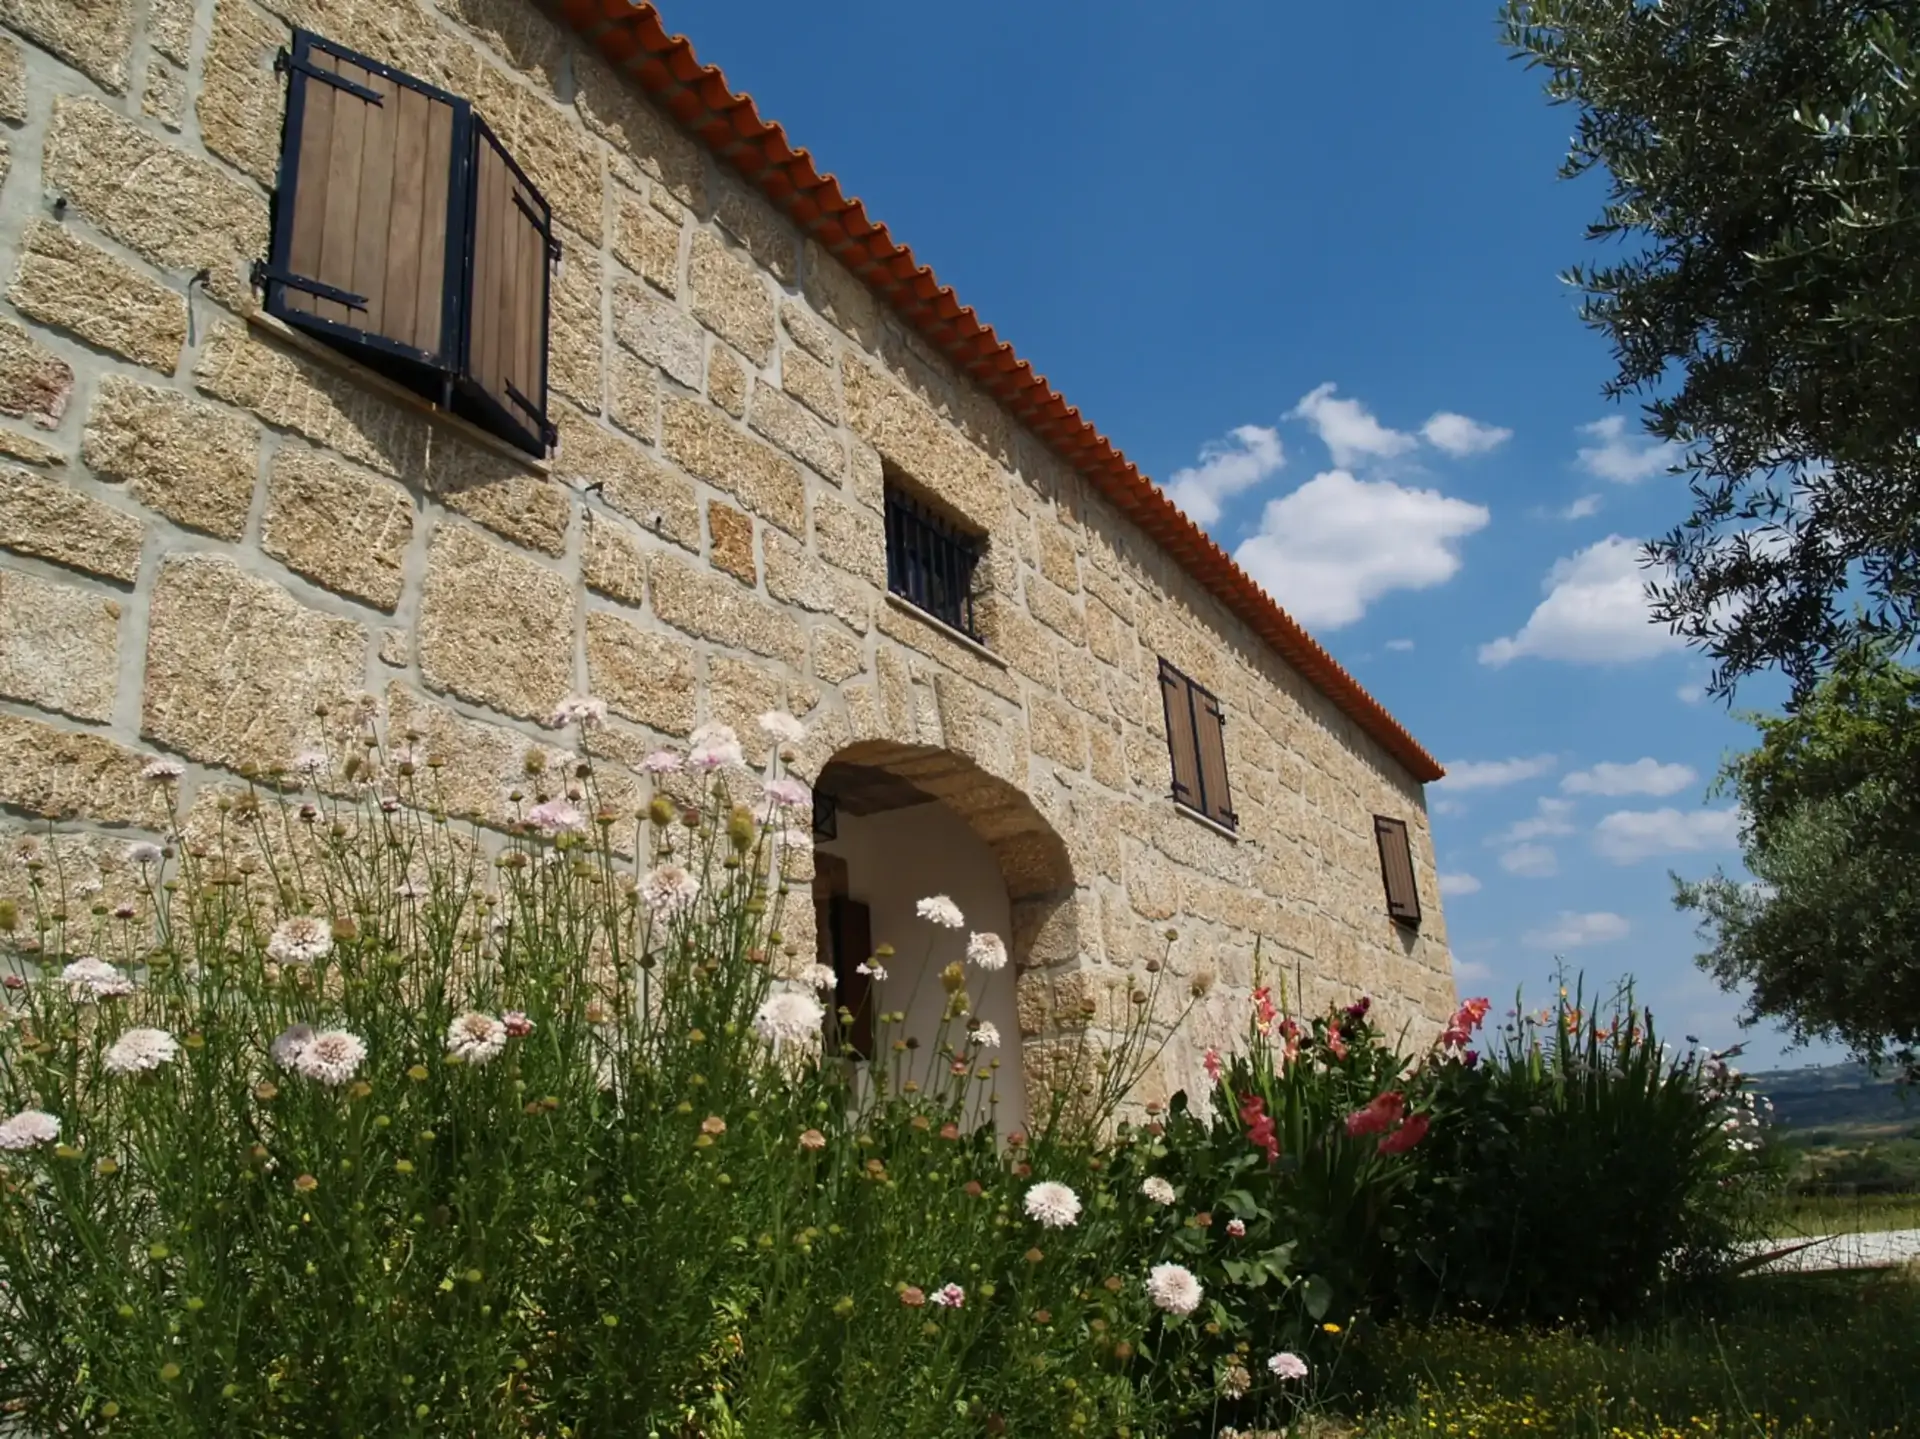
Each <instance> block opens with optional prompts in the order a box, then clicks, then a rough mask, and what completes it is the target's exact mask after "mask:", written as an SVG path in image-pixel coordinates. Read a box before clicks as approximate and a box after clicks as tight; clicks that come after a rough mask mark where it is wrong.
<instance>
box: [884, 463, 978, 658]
mask: <svg viewBox="0 0 1920 1439" xmlns="http://www.w3.org/2000/svg"><path fill="white" fill-rule="evenodd" d="M981 549H982V541H981V540H980V539H979V538H978V537H977V536H974V535H969V534H967V533H965V532H964V531H962V530H960V529H959V528H957V527H956V526H954V525H953V524H951V523H949V522H948V521H947V520H944V519H942V518H941V517H940V516H939V515H936V514H935V513H934V512H933V511H932V510H930V509H928V508H927V507H926V506H925V505H923V504H921V503H920V502H919V501H918V500H916V499H914V498H913V497H912V496H911V495H909V494H906V493H905V492H904V491H902V490H899V489H896V488H895V487H894V486H892V485H889V486H887V588H888V589H890V590H892V591H893V592H894V593H895V594H896V595H898V596H900V598H901V599H903V600H905V601H906V602H907V603H908V604H910V605H912V606H914V608H916V609H921V610H925V611H926V612H927V613H928V614H930V615H932V616H933V617H934V618H935V619H937V620H939V621H941V622H942V623H943V624H948V625H951V626H952V627H953V628H954V629H956V630H959V631H960V633H961V634H963V635H965V636H966V637H967V638H968V639H970V640H973V641H975V642H976V643H977V642H978V641H979V639H980V635H979V633H978V631H977V630H975V628H974V619H973V572H974V568H975V567H976V566H977V565H978V564H979V563H980V552H981Z"/></svg>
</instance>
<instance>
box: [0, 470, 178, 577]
mask: <svg viewBox="0 0 1920 1439" xmlns="http://www.w3.org/2000/svg"><path fill="white" fill-rule="evenodd" d="M145 538H146V526H145V525H143V524H142V523H141V522H140V521H139V519H138V518H136V517H135V516H133V515H130V514H127V513H126V512H125V511H124V510H116V509H115V508H114V507H113V506H111V505H105V504H102V503H101V502H100V501H99V500H96V499H93V498H92V497H91V496H88V495H84V494H82V493H81V492H80V491H79V490H76V489H74V488H73V487H72V486H71V485H67V484H63V483H61V482H60V481H59V480H52V479H47V478H45V477H44V476H41V475H36V474H32V473H30V472H28V471H26V470H20V469H15V468H13V467H12V466H10V465H9V466H4V467H0V545H3V546H5V547H6V548H7V549H10V550H12V551H13V552H14V553H15V554H21V555H32V556H33V557H34V558H35V559H42V560H50V561H52V562H53V563H54V564H57V565H66V566H67V567H68V568H69V569H76V570H84V571H86V572H87V573H88V574H92V575H99V576H101V577H102V578H103V579H109V580H119V581H120V582H121V583H122V584H129V585H130V584H132V583H133V582H134V580H135V579H137V578H138V577H139V574H140V546H141V544H142V542H143V541H144V540H145Z"/></svg>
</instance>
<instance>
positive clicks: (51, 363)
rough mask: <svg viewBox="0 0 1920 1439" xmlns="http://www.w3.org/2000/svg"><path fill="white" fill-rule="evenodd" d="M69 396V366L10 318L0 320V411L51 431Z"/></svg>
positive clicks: (65, 409)
mask: <svg viewBox="0 0 1920 1439" xmlns="http://www.w3.org/2000/svg"><path fill="white" fill-rule="evenodd" d="M72 398H73V367H72V366H71V365H69V364H68V363H67V362H66V361H65V360H63V359H61V358H60V357H59V356H58V355H55V354H52V353H50V352H48V351H47V350H44V349H42V348H41V347H40V346H39V345H38V344H36V343H34V340H33V337H32V336H30V335H29V334H28V333H27V332H26V331H25V330H23V329H21V328H20V327H19V326H18V325H16V324H14V323H13V322H12V321H11V320H0V413H4V414H9V415H17V416H19V417H20V418H22V419H27V420H32V421H33V423H34V424H36V425H38V426H40V428H41V429H43V430H51V429H54V428H56V427H57V426H58V425H59V423H60V417H61V416H62V415H64V414H65V413H66V412H67V401H68V400H70V399H72Z"/></svg>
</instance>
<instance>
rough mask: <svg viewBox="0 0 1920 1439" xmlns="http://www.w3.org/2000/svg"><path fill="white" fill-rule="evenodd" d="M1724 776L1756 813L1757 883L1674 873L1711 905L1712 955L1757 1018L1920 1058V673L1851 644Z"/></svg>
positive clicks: (1860, 1047) (1697, 902)
mask: <svg viewBox="0 0 1920 1439" xmlns="http://www.w3.org/2000/svg"><path fill="white" fill-rule="evenodd" d="M1757 723H1758V726H1759V730H1760V744H1759V745H1758V747H1757V748H1755V749H1753V750H1750V751H1748V752H1747V753H1745V754H1742V755H1739V756H1737V757H1735V758H1734V759H1733V760H1732V761H1731V762H1730V763H1729V764H1728V766H1727V767H1726V769H1725V771H1724V772H1723V775H1722V778H1721V783H1722V784H1723V785H1725V786H1728V787H1731V788H1732V789H1733V791H1734V793H1735V794H1736V795H1737V797H1738V799H1739V802H1740V807H1741V809H1742V811H1743V812H1744V814H1745V816H1746V823H1745V828H1744V829H1743V832H1742V835H1741V849H1742V857H1743V859H1744V860H1745V863H1746V867H1747V869H1748V870H1749V871H1751V872H1752V874H1753V875H1754V877H1755V879H1756V880H1757V881H1758V883H1757V884H1746V883H1743V882H1741V881H1740V880H1738V879H1735V878H1733V877H1730V876H1728V875H1726V874H1724V873H1720V874H1716V875H1714V876H1713V877H1711V878H1709V879H1706V880H1703V881H1700V882H1698V883H1688V882H1685V881H1679V880H1676V881H1675V901H1676V903H1677V904H1678V905H1679V906H1680V907H1681V908H1682V909H1688V910H1693V911H1695V912H1696V913H1697V914H1698V915H1699V916H1700V924H1701V935H1702V938H1703V939H1704V940H1705V941H1706V942H1707V944H1708V946H1709V947H1708V948H1707V949H1706V951H1705V952H1703V953H1702V954H1701V955H1700V956H1699V960H1700V964H1701V966H1702V967H1703V968H1705V969H1707V970H1708V971H1709V972H1710V973H1711V974H1712V975H1713V976H1714V978H1716V979H1717V980H1719V981H1720V983H1721V984H1722V985H1723V986H1724V987H1726V988H1728V989H1741V990H1744V991H1746V993H1747V995H1748V999H1747V1006H1746V1017H1747V1018H1748V1019H1750V1020H1754V1021H1759V1020H1774V1021H1777V1022H1779V1023H1781V1024H1784V1025H1786V1026H1787V1027H1788V1028H1789V1029H1790V1030H1791V1031H1792V1032H1793V1033H1794V1034H1795V1035H1796V1036H1798V1037H1801V1038H1808V1039H1831V1040H1837V1041H1839V1042H1841V1043H1843V1044H1845V1045H1847V1046H1848V1047H1849V1048H1850V1049H1851V1050H1853V1051H1854V1052H1855V1053H1856V1054H1857V1055H1860V1056H1861V1057H1863V1058H1865V1059H1868V1060H1870V1061H1875V1062H1878V1061H1879V1060H1881V1059H1882V1058H1884V1057H1886V1056H1887V1055H1888V1054H1889V1053H1893V1054H1895V1055H1897V1056H1898V1057H1899V1058H1900V1059H1901V1060H1902V1061H1903V1062H1904V1063H1906V1064H1908V1065H1911V1063H1912V1059H1913V1054H1912V1051H1913V1047H1914V1045H1915V1044H1916V1043H1920V882H1916V877H1917V876H1920V670H1915V669H1913V668H1911V667H1909V666H1906V665H1902V664H1900V663H1898V662H1897V661H1896V660H1895V659H1893V658H1892V656H1891V654H1890V653H1889V650H1888V647H1887V646H1885V645H1864V646H1858V647H1854V648H1852V649H1849V650H1848V651H1846V652H1845V653H1844V654H1843V655H1842V656H1841V657H1840V659H1839V661H1838V663H1837V664H1836V666H1835V668H1834V670H1833V672H1832V673H1831V674H1830V675H1829V676H1828V677H1827V678H1826V679H1824V680H1823V681H1822V682H1821V683H1820V684H1819V685H1818V686H1817V687H1816V688H1815V689H1814V690H1813V691H1811V692H1810V693H1809V694H1808V695H1807V696H1806V697H1805V698H1804V699H1803V700H1802V702H1801V703H1800V704H1799V705H1798V706H1797V707H1796V708H1795V710H1794V711H1793V712H1791V713H1789V714H1786V715H1783V716H1779V717H1765V716H1762V717H1760V718H1759V719H1758V720H1757Z"/></svg>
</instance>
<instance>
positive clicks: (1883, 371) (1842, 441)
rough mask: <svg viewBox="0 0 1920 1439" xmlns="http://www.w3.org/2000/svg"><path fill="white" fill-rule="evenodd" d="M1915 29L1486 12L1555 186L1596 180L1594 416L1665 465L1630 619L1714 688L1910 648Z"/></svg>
mask: <svg viewBox="0 0 1920 1439" xmlns="http://www.w3.org/2000/svg"><path fill="white" fill-rule="evenodd" d="M1917 26H1920V5H1916V4H1915V3H1913V0H1660V3H1653V4H1650V3H1647V0H1506V6H1505V12H1504V26H1503V29H1504V37H1505V40H1506V43H1507V44H1508V45H1509V46H1510V47H1511V48H1512V49H1513V50H1514V52H1515V53H1517V54H1518V55H1520V56H1522V57H1524V58H1525V59H1526V60H1527V61H1528V63H1529V64H1530V65H1534V66H1538V67H1540V68H1542V69H1544V70H1545V72H1546V88H1547V93H1548V95H1549V96H1550V97H1551V99H1552V100H1553V101H1554V102H1555V103H1559V104H1566V105H1571V106H1573V107H1575V108H1576V109H1577V111H1578V120H1577V122H1576V126H1575V130H1574V135H1573V139H1572V142H1571V146H1570V149H1569V153H1568V156H1567V160H1566V164H1565V167H1564V173H1565V174H1567V175H1569V176H1575V175H1581V174H1585V173H1587V172H1590V171H1600V172H1603V173H1604V174H1605V176H1606V178H1607V185H1608V190H1607V200H1606V203H1605V205H1604V207H1603V208H1602V210H1601V212H1600V216H1599V218H1598V219H1597V220H1596V221H1595V222H1594V223H1593V224H1592V225H1591V226H1590V227H1589V229H1588V236H1589V238H1590V239H1592V240H1596V241H1608V242H1624V243H1623V244H1622V245H1621V251H1622V253H1621V254H1620V257H1619V258H1617V259H1613V260H1610V261H1609V262H1607V263H1603V264H1596V265H1591V266H1578V267H1575V268H1574V269H1573V270H1572V271H1570V273H1569V274H1568V277H1567V278H1568V279H1569V281H1570V282H1571V283H1572V284H1574V285H1576V286H1577V287H1578V288H1579V289H1580V290H1581V291H1582V293H1583V295H1584V297H1585V298H1584V305H1583V316H1584V318H1585V320H1586V321H1587V323H1588V324H1589V325H1591V326H1592V327H1594V328H1595V329H1597V330H1599V331H1601V332H1602V333H1603V334H1605V335H1606V336H1607V337H1608V339H1609V340H1610V342H1611V343H1612V346H1613V352H1614V358H1615V360H1616V361H1617V364H1618V371H1617V374H1616V376H1615V378H1614V379H1613V381H1612V382H1611V384H1610V385H1609V387H1608V390H1609V394H1610V396H1612V397H1614V398H1618V397H1620V396H1622V395H1625V394H1641V395H1645V396H1647V397H1648V399H1647V407H1646V415H1647V425H1648V428H1649V430H1650V431H1651V432H1652V433H1653V434H1655V435H1657V436H1659V437H1660V438H1662V439H1665V440H1669V441H1672V442H1674V443H1675V444H1677V445H1678V446H1680V447H1682V448H1683V450H1684V459H1683V461H1682V463H1681V469H1682V471H1683V472H1684V473H1685V475H1686V476H1687V477H1688V479H1689V480H1690V482H1691V484H1692V488H1693V496H1694V508H1693V512H1692V514H1691V515H1690V516H1689V517H1688V518H1687V520H1686V521H1685V522H1684V523H1683V524H1681V525H1680V526H1679V527H1677V528H1676V529H1675V530H1674V531H1673V532H1672V533H1671V534H1670V535H1668V536H1667V537H1666V538H1664V539H1662V540H1660V541H1658V542H1656V543H1655V544H1653V545H1652V546H1651V557H1652V558H1653V559H1654V560H1655V561H1657V562H1658V563H1659V564H1660V565H1661V566H1662V567H1663V568H1664V567H1667V566H1671V567H1672V569H1671V579H1670V580H1668V581H1665V582H1662V583H1659V584H1656V586H1655V597H1656V607H1655V609H1656V614H1657V616H1658V617H1659V618H1660V619H1662V620H1664V621H1667V622H1670V623H1671V624H1672V625H1674V626H1675V628H1676V629H1677V631H1678V632H1679V633H1680V634H1682V635H1684V636H1686V637H1687V638H1688V639H1690V640H1692V641H1694V642H1695V643H1697V644H1699V645H1700V646H1702V647H1703V648H1704V649H1705V650H1706V651H1707V653H1708V654H1710V655H1711V656H1712V658H1713V659H1714V661H1715V663H1716V669H1715V674H1714V688H1715V690H1716V692H1728V691H1730V690H1731V688H1732V686H1733V684H1734V682H1735V681H1737V680H1738V679H1740V678H1741V677H1742V676H1744V675H1747V674H1750V673H1753V672H1755V671H1758V670H1761V669H1765V668H1769V667H1773V666H1779V667H1782V668H1783V669H1784V670H1785V671H1786V673H1787V674H1788V675H1790V676H1791V677H1792V678H1793V680H1794V681H1795V686H1796V691H1797V692H1800V693H1804V691H1805V689H1806V688H1807V687H1808V686H1809V685H1811V683H1812V682H1813V681H1814V680H1815V679H1816V678H1817V676H1818V675H1819V674H1820V673H1821V672H1822V671H1823V670H1824V668H1825V666H1826V664H1827V662H1828V661H1829V659H1830V658H1831V656H1832V654H1833V653H1834V652H1835V650H1836V649H1838V648H1841V647H1842V646H1843V644H1844V643H1845V641H1846V640H1847V639H1848V637H1849V636H1852V635H1856V634H1859V633H1866V632H1879V633H1888V634H1892V635H1895V636H1898V637H1899V638H1900V639H1901V640H1902V641H1906V640H1911V639H1914V638H1916V637H1920V584H1916V579H1915V577H1916V575H1920V410H1916V408H1915V406H1914V404H1913V396H1914V395H1915V394H1916V393H1920V186H1917V185H1916V184H1915V175H1916V173H1917V167H1920V94H1917V93H1916V90H1915V86H1914V83H1913V77H1914V75H1915V74H1916V73H1917V72H1920V61H1917V57H1916V53H1915V49H1914V43H1915V37H1916V33H1917V28H1916V27H1917ZM1854 601H1858V602H1859V603H1860V605H1861V606H1862V608H1861V609H1860V610H1859V611H1858V612H1857V613H1851V614H1849V613H1845V612H1843V604H1851V603H1853V602H1854Z"/></svg>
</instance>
